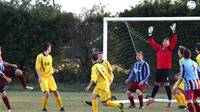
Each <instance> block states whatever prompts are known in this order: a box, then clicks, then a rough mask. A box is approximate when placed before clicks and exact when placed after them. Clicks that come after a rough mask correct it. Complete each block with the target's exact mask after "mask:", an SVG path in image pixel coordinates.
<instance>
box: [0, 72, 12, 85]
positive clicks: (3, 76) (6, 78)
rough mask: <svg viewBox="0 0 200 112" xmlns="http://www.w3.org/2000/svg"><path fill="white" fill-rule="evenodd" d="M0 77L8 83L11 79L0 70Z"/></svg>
mask: <svg viewBox="0 0 200 112" xmlns="http://www.w3.org/2000/svg"><path fill="white" fill-rule="evenodd" d="M0 77H2V78H4V79H5V80H6V81H7V82H8V83H10V82H12V79H11V78H9V77H7V76H6V75H5V74H4V73H3V72H2V71H0Z"/></svg>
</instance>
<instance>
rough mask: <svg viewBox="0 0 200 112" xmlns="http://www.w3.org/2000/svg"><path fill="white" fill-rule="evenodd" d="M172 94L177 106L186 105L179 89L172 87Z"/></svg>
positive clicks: (184, 106) (181, 107)
mask: <svg viewBox="0 0 200 112" xmlns="http://www.w3.org/2000/svg"><path fill="white" fill-rule="evenodd" d="M172 94H173V96H174V97H175V98H176V100H177V103H178V107H179V108H180V109H183V108H186V107H187V103H186V100H185V96H184V94H183V92H182V90H179V89H178V90H174V89H172Z"/></svg>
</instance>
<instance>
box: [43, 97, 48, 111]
mask: <svg viewBox="0 0 200 112" xmlns="http://www.w3.org/2000/svg"><path fill="white" fill-rule="evenodd" d="M47 104H48V97H46V96H43V97H42V109H46V108H47Z"/></svg>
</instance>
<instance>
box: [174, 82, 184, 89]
mask: <svg viewBox="0 0 200 112" xmlns="http://www.w3.org/2000/svg"><path fill="white" fill-rule="evenodd" d="M177 84H178V81H176V82H175V84H174V86H173V88H175V87H177ZM178 88H179V89H181V90H182V91H184V90H185V85H184V82H183V81H182V82H181V83H180V86H179V87H178Z"/></svg>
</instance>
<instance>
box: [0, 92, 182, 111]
mask: <svg viewBox="0 0 200 112" xmlns="http://www.w3.org/2000/svg"><path fill="white" fill-rule="evenodd" d="M7 95H8V96H9V98H10V101H11V105H12V107H13V109H14V112H40V110H41V103H40V100H41V96H42V93H41V92H39V91H33V92H27V91H16V90H8V91H7ZM113 95H115V96H117V98H118V99H126V94H125V93H113ZM61 96H62V99H63V103H64V106H65V110H66V112H91V107H89V106H87V105H85V104H84V100H88V99H89V98H90V93H86V92H61ZM156 97H157V98H166V95H163V94H158V95H157V96H156ZM99 105H100V107H99V110H100V111H99V112H119V109H116V108H107V107H105V106H102V105H101V103H99ZM127 107H128V105H125V112H156V111H157V112H168V111H171V112H183V110H178V109H177V104H176V103H175V104H174V106H173V109H171V110H168V109H167V108H166V103H155V104H153V105H152V106H150V107H146V108H145V109H144V110H139V109H138V104H137V108H136V109H127ZM48 109H49V112H59V111H58V110H59V109H58V107H57V105H56V102H55V99H54V97H53V95H50V98H49V104H48ZM0 112H7V111H6V108H5V106H4V104H3V103H2V101H1V100H0ZM185 112H186V111H185Z"/></svg>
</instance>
